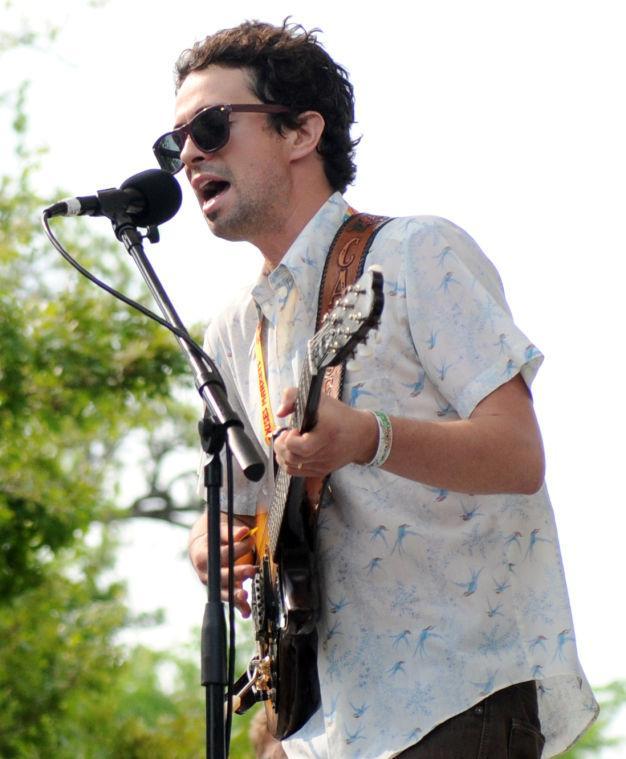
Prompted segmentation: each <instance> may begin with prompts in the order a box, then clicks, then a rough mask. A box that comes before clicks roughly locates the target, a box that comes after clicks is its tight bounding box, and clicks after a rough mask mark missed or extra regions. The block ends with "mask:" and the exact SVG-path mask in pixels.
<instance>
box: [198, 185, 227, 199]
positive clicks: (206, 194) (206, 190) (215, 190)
mask: <svg viewBox="0 0 626 759" xmlns="http://www.w3.org/2000/svg"><path fill="white" fill-rule="evenodd" d="M228 187H230V183H229V182H207V184H205V185H204V187H203V188H202V199H203V200H204V201H205V202H206V201H208V200H213V198H215V197H217V196H218V195H220V194H221V193H222V192H224V191H225V190H226V189H227V188H228Z"/></svg>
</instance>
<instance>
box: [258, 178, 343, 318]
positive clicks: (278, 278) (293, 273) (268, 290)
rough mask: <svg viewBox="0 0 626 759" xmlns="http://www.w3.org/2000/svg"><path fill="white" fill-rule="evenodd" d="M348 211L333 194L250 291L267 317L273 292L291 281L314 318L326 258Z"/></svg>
mask: <svg viewBox="0 0 626 759" xmlns="http://www.w3.org/2000/svg"><path fill="white" fill-rule="evenodd" d="M348 209H349V207H348V204H347V203H346V201H345V200H344V198H343V196H342V195H341V193H339V192H335V193H334V194H333V195H331V196H330V198H329V199H328V200H327V201H326V202H325V203H324V205H323V206H322V207H321V208H320V209H319V211H318V212H317V213H316V214H315V216H313V218H312V219H311V220H310V221H309V222H308V224H307V225H306V226H305V227H304V229H303V230H302V232H300V234H299V235H298V237H297V238H296V239H295V240H294V242H293V243H292V245H291V246H290V248H289V249H288V250H287V252H286V253H285V255H284V256H283V259H282V261H281V262H280V263H279V264H278V266H277V267H276V268H275V269H274V270H273V271H271V272H270V273H269V275H264V274H261V276H260V277H259V279H258V281H257V284H256V285H255V287H254V288H253V289H252V297H253V299H254V301H255V302H256V305H257V308H259V309H260V310H261V311H262V312H263V313H264V314H265V316H266V317H267V316H268V314H267V313H265V312H266V309H267V308H268V307H269V308H271V304H270V301H273V300H274V298H275V295H276V291H277V290H278V289H279V288H281V287H284V286H285V285H289V284H291V281H293V282H294V285H295V287H296V288H297V289H298V293H299V295H300V300H301V303H303V304H304V305H305V307H306V309H307V311H308V312H309V316H310V317H312V318H313V319H314V318H315V315H316V313H317V300H318V298H317V295H318V290H319V283H320V279H321V276H322V270H323V269H324V263H325V261H326V254H327V253H328V249H329V248H330V245H331V243H332V241H333V238H334V236H335V234H336V232H337V229H338V228H339V227H340V226H341V224H342V223H343V221H344V219H345V218H346V216H347V215H348V213H349V210H348ZM264 306H265V308H264Z"/></svg>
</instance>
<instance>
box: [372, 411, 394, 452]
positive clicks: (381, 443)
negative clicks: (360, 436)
mask: <svg viewBox="0 0 626 759" xmlns="http://www.w3.org/2000/svg"><path fill="white" fill-rule="evenodd" d="M368 411H369V412H370V414H372V415H373V417H374V419H376V424H378V448H377V449H376V453H375V454H374V458H373V459H372V460H371V461H369V462H368V463H367V464H366V466H382V465H383V464H384V463H385V461H387V459H388V458H389V454H390V453H391V444H392V442H393V430H392V429H391V419H389V416H388V415H387V414H385V412H384V411H372V410H371V409H368Z"/></svg>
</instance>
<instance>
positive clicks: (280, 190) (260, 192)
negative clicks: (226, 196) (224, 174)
mask: <svg viewBox="0 0 626 759" xmlns="http://www.w3.org/2000/svg"><path fill="white" fill-rule="evenodd" d="M287 182H288V179H287V178H286V177H279V176H278V175H276V174H274V173H272V174H271V175H270V176H268V177H266V179H265V181H263V182H258V183H256V184H255V185H254V186H253V187H251V188H249V189H248V190H247V191H246V192H238V195H237V197H236V198H235V199H234V200H235V202H234V204H233V206H232V207H230V208H228V209H225V210H221V209H217V210H216V211H215V213H209V214H207V215H206V221H207V224H208V225H209V228H210V229H211V232H212V233H213V234H214V235H215V236H216V237H219V238H221V239H223V240H229V241H230V242H241V241H244V240H245V241H247V242H251V243H254V241H255V240H256V239H258V238H259V237H262V236H265V235H267V234H272V233H276V232H279V231H280V230H281V229H282V227H283V224H284V218H285V215H286V211H287V208H288V194H289V193H288V186H287ZM231 191H233V192H237V190H236V189H235V187H234V185H232V184H231Z"/></svg>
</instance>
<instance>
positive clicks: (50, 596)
mask: <svg viewBox="0 0 626 759" xmlns="http://www.w3.org/2000/svg"><path fill="white" fill-rule="evenodd" d="M25 94H26V88H25V87H21V88H19V89H18V90H17V91H16V92H15V93H14V95H13V102H12V103H10V99H9V98H8V97H7V96H5V98H4V103H5V105H9V104H10V105H12V107H13V108H14V112H15V116H14V118H13V131H14V134H15V135H16V149H15V155H16V159H17V165H18V166H19V170H18V171H17V172H16V173H15V174H14V175H11V174H6V175H4V176H2V177H0V546H1V547H2V551H1V552H0V639H1V640H2V642H3V644H2V646H1V647H0V756H2V757H3V758H5V757H6V758H7V759H10V758H11V757H16V758H17V757H19V758H22V757H25V758H27V759H30V758H31V757H32V758H33V759H35V758H38V757H49V756H54V757H55V759H57V758H58V759H65V758H66V757H67V759H70V757H71V758H72V759H74V758H75V757H86V758H87V757H88V758H91V757H93V758H94V759H100V758H101V757H102V759H105V758H106V759H109V758H113V757H116V758H117V757H125V758H126V757H128V758H129V759H134V758H136V759H143V757H146V758H147V757H150V758H151V759H161V758H162V759H177V758H178V757H180V759H187V757H189V758H191V757H198V756H202V755H203V753H204V692H203V690H202V689H201V688H200V686H199V673H198V666H197V663H196V661H197V658H198V645H197V642H195V643H194V645H193V650H194V654H193V656H192V657H190V656H188V655H181V654H178V653H175V654H164V653H160V652H155V651H150V650H148V649H146V648H141V647H135V648H128V647H124V646H122V645H121V644H119V643H118V642H117V641H118V638H119V633H120V632H121V631H122V630H124V629H127V628H128V627H132V626H133V625H137V624H140V623H143V624H150V623H155V622H156V621H158V615H155V616H154V617H153V618H151V619H148V620H145V619H144V620H138V619H134V618H133V616H132V615H131V614H130V612H129V610H128V609H127V608H126V606H125V603H124V587H123V585H122V584H120V583H119V582H114V581H111V580H110V579H109V580H107V576H108V575H107V570H109V569H110V568H111V567H112V566H113V563H114V555H115V546H114V543H113V542H112V540H111V539H110V537H109V531H108V529H107V528H106V526H103V525H106V524H107V523H109V522H110V521H111V520H114V519H120V518H123V517H126V516H152V517H157V518H159V519H165V520H167V521H169V522H174V523H175V522H177V521H179V520H178V518H179V517H180V515H181V514H184V513H185V512H186V511H188V510H190V509H193V508H195V507H196V504H195V503H194V499H191V498H187V499H185V496H184V495H183V497H182V501H183V502H182V503H180V496H178V497H177V496H175V494H174V492H173V491H174V490H175V488H174V487H173V486H174V485H176V484H177V482H176V480H177V479H178V476H174V477H173V478H172V477H171V476H170V480H169V481H168V480H166V479H165V476H164V470H167V468H168V467H167V463H168V462H167V459H168V456H169V454H170V453H171V451H172V447H173V446H174V445H179V446H180V445H181V444H183V445H184V444H192V443H193V442H194V438H195V434H194V432H193V429H194V426H195V425H194V420H195V417H196V411H195V410H191V411H190V410H189V408H188V407H187V406H186V404H185V403H183V402H181V401H179V400H177V397H178V396H179V393H178V388H179V387H180V385H181V383H182V382H183V381H184V382H186V383H189V379H188V370H187V368H186V363H185V361H184V359H183V358H182V357H181V354H180V352H179V350H178V347H177V345H176V343H175V341H174V339H173V338H172V337H171V336H170V335H169V333H168V332H166V331H165V330H163V329H162V328H161V327H158V326H156V325H154V324H152V323H151V322H149V321H148V320H146V319H145V318H144V317H142V316H140V315H138V314H136V313H134V312H132V311H130V310H129V309H128V308H127V307H126V306H124V305H121V304H118V303H117V302H116V301H113V300H112V298H111V297H110V296H109V295H106V294H104V293H102V292H101V291H99V290H98V289H97V288H96V287H94V285H92V284H91V283H88V282H87V281H86V280H83V279H82V278H81V277H80V276H79V275H78V274H75V273H74V271H73V270H72V269H70V268H69V267H68V265H67V264H66V263H65V262H63V261H62V260H61V259H60V257H58V254H57V253H56V252H54V251H53V250H52V248H51V246H50V245H49V244H48V242H47V240H45V238H44V237H43V235H42V232H41V228H40V224H39V219H38V217H39V213H40V210H41V208H43V207H44V206H45V205H47V204H48V202H49V200H48V199H44V198H42V197H39V195H38V192H37V189H36V187H37V170H38V166H37V155H36V153H34V152H33V151H32V150H29V149H28V148H27V146H26V128H27V119H26V116H25V109H24V99H25ZM59 194H60V193H59ZM57 229H58V232H59V236H60V237H61V238H62V239H63V242H64V244H65V245H66V247H68V248H69V249H70V250H71V251H72V252H73V253H74V254H75V255H76V256H77V257H78V258H79V260H80V261H81V263H83V265H85V266H87V267H88V268H90V269H91V270H93V271H94V272H95V273H97V274H98V275H99V276H101V277H102V278H104V279H105V280H106V281H107V282H109V283H111V284H113V285H114V286H115V287H117V288H118V289H121V290H122V291H124V292H127V293H130V294H132V295H134V296H135V297H139V298H141V297H142V295H141V288H139V287H138V285H137V284H136V282H137V275H136V273H135V272H134V271H132V270H131V268H130V267H129V266H127V265H126V263H125V259H124V257H125V256H126V254H125V251H124V250H123V248H121V246H119V244H117V243H115V242H111V241H110V239H108V238H104V239H103V238H102V237H99V236H97V235H94V234H93V233H92V232H91V231H90V228H89V226H88V225H87V224H84V223H81V221H80V220H73V221H72V222H71V223H70V222H68V223H64V222H63V221H59V222H57ZM146 300H148V301H149V299H148V298H146ZM129 439H130V440H133V442H134V448H137V441H139V442H143V443H144V451H145V455H144V459H145V461H144V462H142V463H143V464H144V465H145V467H146V469H147V472H148V474H147V476H146V478H145V479H146V483H145V484H146V492H145V494H144V495H143V496H141V497H139V498H135V499H134V500H131V499H129V498H126V497H125V493H124V490H123V488H122V487H121V482H122V478H121V472H122V459H123V452H124V445H125V443H126V441H128V440H129ZM190 456H191V457H192V460H193V461H194V463H195V453H190ZM98 525H99V527H98ZM239 671H240V668H239ZM164 674H165V675H166V677H165V680H164V679H163V677H162V675H164ZM163 682H166V683H167V685H163ZM246 726H247V722H246V721H236V722H235V725H234V731H233V751H232V753H231V756H233V757H240V759H245V757H248V756H250V752H249V748H248V743H247V737H246V730H247V727H246ZM237 747H238V748H237Z"/></svg>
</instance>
